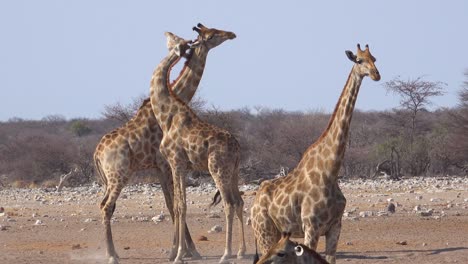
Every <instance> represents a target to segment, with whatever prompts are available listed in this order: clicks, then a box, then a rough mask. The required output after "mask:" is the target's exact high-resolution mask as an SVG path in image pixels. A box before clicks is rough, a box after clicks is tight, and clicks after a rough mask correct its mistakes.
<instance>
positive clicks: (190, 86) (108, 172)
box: [94, 30, 231, 263]
mask: <svg viewBox="0 0 468 264" xmlns="http://www.w3.org/2000/svg"><path fill="white" fill-rule="evenodd" d="M210 32H211V33H212V34H213V35H216V39H214V38H212V39H209V40H206V41H207V43H209V44H210V45H208V46H207V47H199V48H194V49H191V50H190V52H189V54H188V55H187V61H186V62H185V66H184V68H183V69H182V72H181V74H180V75H179V76H178V78H177V79H176V80H175V81H174V82H173V83H172V85H171V88H172V90H173V91H174V93H175V94H177V95H178V96H179V98H180V99H181V100H183V101H184V102H189V101H190V100H191V99H192V97H193V95H194V94H195V92H196V90H197V87H198V84H199V83H200V80H201V77H202V75H203V71H204V68H205V64H206V59H207V55H208V51H209V50H210V49H212V48H214V47H216V46H218V45H220V44H221V43H223V42H224V41H226V40H228V39H230V37H231V35H230V33H229V32H227V31H223V30H211V31H210ZM167 36H168V40H169V42H168V48H169V49H172V47H173V46H174V45H175V43H177V42H178V41H181V38H179V37H178V36H176V35H174V34H172V33H169V32H168V33H167ZM161 139H162V131H161V128H160V127H159V125H158V122H157V121H156V118H155V116H154V114H153V109H152V108H151V103H150V100H149V98H148V99H146V100H145V101H144V102H143V104H142V106H141V107H140V109H139V110H138V112H137V113H136V115H135V116H134V117H133V118H132V119H131V120H130V121H128V122H127V123H126V124H124V125H123V126H122V127H120V128H117V129H115V130H113V131H111V132H110V133H107V134H106V135H104V136H103V137H102V139H101V140H100V142H99V143H98V144H97V146H96V149H95V152H94V162H95V167H96V170H97V172H98V174H99V176H100V177H101V180H102V182H103V183H104V184H105V185H106V187H105V195H104V198H103V200H102V202H101V205H100V208H101V213H102V217H103V224H104V226H105V230H106V233H105V236H106V245H107V255H108V257H109V262H111V263H112V262H114V263H117V262H118V255H117V253H116V251H115V247H114V242H113V239H112V231H111V226H110V219H111V218H112V214H113V212H114V209H115V203H116V201H117V199H118V197H119V195H120V192H121V191H122V189H123V188H124V186H125V185H126V184H127V182H128V181H129V180H130V178H131V177H132V175H133V174H134V173H135V172H136V171H140V170H144V169H154V170H156V171H157V172H158V173H157V175H158V176H159V181H160V183H161V188H162V190H163V194H164V198H165V201H166V206H167V208H168V210H169V213H170V215H171V218H172V219H174V213H173V195H174V191H173V182H172V174H171V168H170V166H169V164H168V163H167V161H166V160H165V159H164V157H163V156H162V155H161V153H160V152H159V145H160V144H161ZM186 232H187V241H186V243H187V247H188V249H189V252H188V253H190V254H191V255H192V258H194V259H196V258H199V257H200V254H198V252H197V250H196V248H195V245H194V243H193V241H192V239H191V236H190V233H189V231H188V228H186ZM176 253H177V248H176V247H175V240H174V244H173V247H172V250H171V253H170V255H169V259H171V260H172V259H174V258H175V254H176Z"/></svg>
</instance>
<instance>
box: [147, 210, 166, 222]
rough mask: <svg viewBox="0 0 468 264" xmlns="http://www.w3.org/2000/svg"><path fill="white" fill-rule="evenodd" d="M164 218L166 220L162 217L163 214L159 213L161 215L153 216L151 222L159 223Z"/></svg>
mask: <svg viewBox="0 0 468 264" xmlns="http://www.w3.org/2000/svg"><path fill="white" fill-rule="evenodd" d="M164 218H166V216H165V215H164V212H163V211H161V213H160V214H159V215H157V216H154V217H153V218H151V220H152V221H153V222H155V223H160V222H162V221H164Z"/></svg>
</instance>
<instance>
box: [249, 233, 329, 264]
mask: <svg viewBox="0 0 468 264" xmlns="http://www.w3.org/2000/svg"><path fill="white" fill-rule="evenodd" d="M290 237H291V233H287V232H283V234H282V237H281V239H280V240H279V241H278V243H276V245H274V246H273V247H272V248H271V249H270V250H269V251H268V252H267V253H266V254H265V255H263V256H262V257H261V258H260V259H258V254H256V255H255V258H256V259H255V260H254V262H253V263H254V264H328V262H327V261H326V260H325V259H324V258H323V257H322V256H320V254H318V253H317V252H315V251H314V250H312V249H310V248H308V247H307V246H306V245H303V244H299V243H297V242H294V241H291V239H290Z"/></svg>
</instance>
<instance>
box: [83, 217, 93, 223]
mask: <svg viewBox="0 0 468 264" xmlns="http://www.w3.org/2000/svg"><path fill="white" fill-rule="evenodd" d="M94 221H96V219H92V218H86V219H85V220H84V222H85V223H91V222H94Z"/></svg>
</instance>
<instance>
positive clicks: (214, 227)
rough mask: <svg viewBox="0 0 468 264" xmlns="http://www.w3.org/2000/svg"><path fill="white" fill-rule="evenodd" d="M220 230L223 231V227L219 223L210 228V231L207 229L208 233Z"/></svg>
mask: <svg viewBox="0 0 468 264" xmlns="http://www.w3.org/2000/svg"><path fill="white" fill-rule="evenodd" d="M221 231H223V227H222V226H220V225H215V226H213V227H212V228H211V229H210V231H208V233H210V234H211V233H219V232H221Z"/></svg>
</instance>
